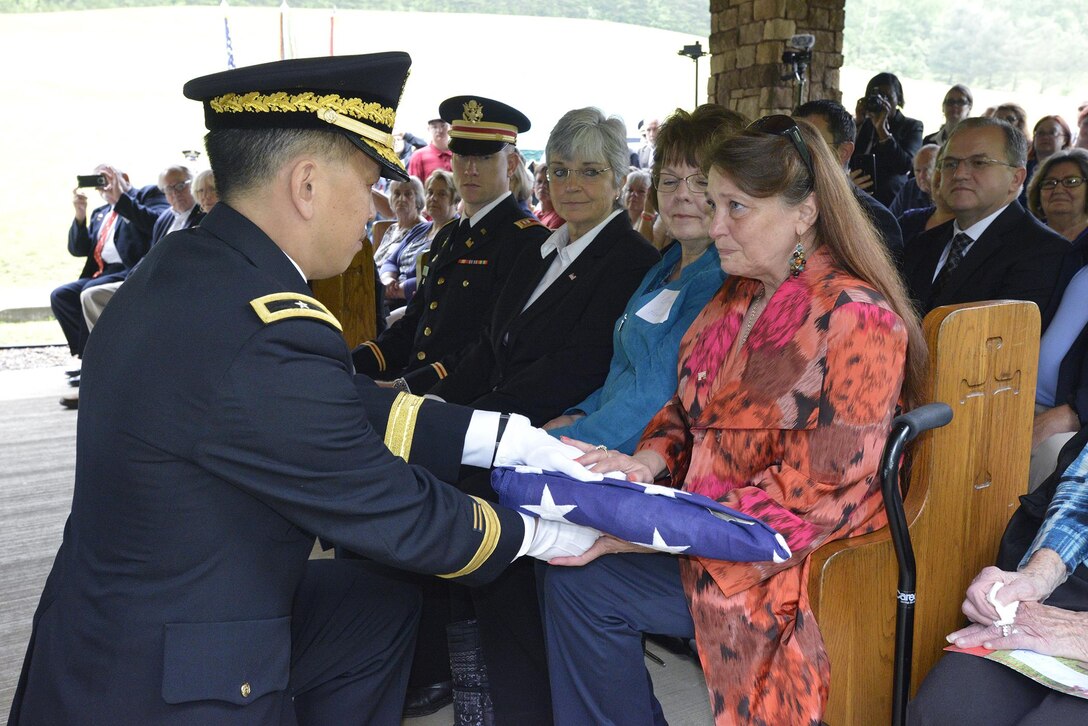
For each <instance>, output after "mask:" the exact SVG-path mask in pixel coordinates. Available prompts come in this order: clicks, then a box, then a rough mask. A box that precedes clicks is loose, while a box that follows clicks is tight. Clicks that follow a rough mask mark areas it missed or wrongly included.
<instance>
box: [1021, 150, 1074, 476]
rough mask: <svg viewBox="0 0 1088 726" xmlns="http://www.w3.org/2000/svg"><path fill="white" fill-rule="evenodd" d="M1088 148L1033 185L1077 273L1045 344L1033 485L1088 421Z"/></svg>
mask: <svg viewBox="0 0 1088 726" xmlns="http://www.w3.org/2000/svg"><path fill="white" fill-rule="evenodd" d="M1085 179H1088V151H1085V150H1084V149H1070V150H1067V151H1059V152H1058V153H1056V154H1052V155H1051V156H1049V157H1047V158H1046V159H1045V160H1044V161H1042V162H1041V163H1040V164H1039V168H1038V170H1037V172H1036V174H1035V177H1034V178H1032V180H1031V184H1030V185H1029V186H1028V204H1029V206H1030V208H1031V211H1032V213H1033V214H1034V215H1035V216H1036V217H1038V218H1039V219H1041V220H1042V221H1044V222H1046V224H1047V226H1049V227H1050V228H1051V229H1053V230H1054V231H1055V232H1058V233H1059V234H1061V235H1062V236H1063V237H1064V238H1065V239H1067V240H1069V241H1070V242H1071V243H1072V246H1073V249H1072V255H1071V262H1072V264H1073V266H1074V267H1076V268H1077V271H1076V272H1075V273H1074V274H1073V276H1072V279H1071V280H1070V282H1069V284H1068V286H1067V287H1066V288H1065V292H1064V294H1063V295H1062V296H1061V300H1060V302H1059V304H1058V305H1057V309H1056V311H1055V312H1054V317H1053V321H1052V322H1051V323H1050V325H1049V326H1047V328H1046V330H1045V331H1044V332H1043V338H1042V341H1041V342H1040V344H1039V377H1038V385H1037V387H1036V390H1035V404H1036V406H1035V427H1034V431H1033V433H1032V439H1031V445H1032V454H1031V470H1030V473H1029V475H1028V486H1029V487H1030V488H1034V487H1035V486H1037V485H1038V484H1039V482H1041V481H1042V480H1043V478H1045V477H1046V476H1047V475H1049V473H1050V472H1051V471H1053V469H1054V463H1055V461H1056V459H1057V456H1058V451H1060V450H1061V448H1062V446H1063V445H1064V444H1065V442H1066V441H1067V440H1068V439H1069V438H1070V437H1072V435H1073V434H1074V433H1075V432H1076V431H1077V430H1078V429H1080V428H1081V427H1082V426H1085V425H1088V368H1086V367H1088V266H1086V265H1088V184H1086V183H1085Z"/></svg>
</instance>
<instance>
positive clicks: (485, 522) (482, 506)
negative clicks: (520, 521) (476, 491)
mask: <svg viewBox="0 0 1088 726" xmlns="http://www.w3.org/2000/svg"><path fill="white" fill-rule="evenodd" d="M472 499H473V503H472V510H473V511H472V528H473V529H475V530H478V531H481V532H483V539H482V540H481V541H480V546H479V548H477V550H476V554H474V555H473V556H472V559H471V560H469V561H468V564H466V565H465V566H464V567H462V568H461V569H460V570H458V571H457V572H451V573H449V574H446V575H438V577H441V578H444V579H447V580H448V579H452V578H455V577H464V576H465V575H468V574H471V573H473V572H475V571H476V570H478V569H480V567H481V566H482V565H483V564H484V563H485V562H487V561H488V560H489V559H490V558H491V555H493V554H495V548H496V547H498V545H499V535H500V534H501V533H502V524H501V523H500V522H499V515H498V514H496V513H495V509H494V508H493V507H492V506H491V504H489V503H488V502H486V501H484V500H483V499H480V498H479V497H472Z"/></svg>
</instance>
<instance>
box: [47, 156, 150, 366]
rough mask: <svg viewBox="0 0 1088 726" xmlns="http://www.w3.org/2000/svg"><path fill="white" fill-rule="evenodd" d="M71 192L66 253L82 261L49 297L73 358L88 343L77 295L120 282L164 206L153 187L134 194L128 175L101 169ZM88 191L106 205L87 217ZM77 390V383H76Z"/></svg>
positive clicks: (82, 178) (145, 246) (107, 167)
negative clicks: (72, 212)
mask: <svg viewBox="0 0 1088 726" xmlns="http://www.w3.org/2000/svg"><path fill="white" fill-rule="evenodd" d="M78 184H79V186H78V187H76V189H75V190H73V192H72V206H73V207H74V208H75V218H74V219H73V220H72V226H71V228H70V229H69V230H68V252H69V254H71V255H72V256H73V257H85V258H87V259H86V262H85V263H84V265H83V271H82V272H81V273H80V275H79V279H78V280H75V281H74V282H69V283H66V284H64V285H61V286H60V287H58V288H57V289H55V290H53V292H52V294H51V295H50V296H49V303H50V305H51V307H52V308H53V315H54V316H55V317H56V319H57V322H58V323H60V327H61V330H63V331H64V337H65V339H66V340H67V341H68V349H69V350H70V351H71V353H72V355H73V356H79V357H82V356H83V348H84V346H86V344H87V335H88V334H89V331H88V330H87V323H86V321H85V320H84V319H83V307H82V306H81V305H80V302H79V296H80V293H82V292H83V290H84V289H86V288H88V287H92V286H94V285H103V284H106V283H110V282H118V281H121V280H124V279H125V278H126V277H127V276H128V273H129V271H130V270H131V269H132V268H133V267H135V265H136V263H137V262H139V261H140V259H141V258H142V257H143V256H144V255H145V254H147V251H148V249H150V247H151V234H152V230H153V229H154V227H155V222H156V221H157V220H158V219H159V216H160V215H161V214H162V213H163V212H164V211H166V209H167V208H168V207H169V203H168V202H167V200H166V196H165V195H164V194H163V193H162V190H161V189H159V188H158V187H157V186H155V185H153V184H152V185H150V186H146V187H142V188H139V189H137V188H136V187H134V186H132V183H131V182H130V181H129V179H128V175H127V174H125V173H124V172H122V171H120V170H118V169H117V168H115V167H113V166H110V165H109V164H101V165H99V166H98V167H97V168H96V169H95V170H94V174H91V175H87V176H82V175H81V176H79V177H78ZM89 186H93V187H94V188H96V189H97V190H98V193H99V194H101V195H102V199H104V200H105V202H106V204H105V205H103V206H101V207H98V208H97V209H95V210H94V211H93V212H91V213H90V215H88V214H87V195H86V194H84V193H83V189H84V188H86V187H89ZM77 385H78V382H77Z"/></svg>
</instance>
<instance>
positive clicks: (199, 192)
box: [193, 169, 219, 214]
mask: <svg viewBox="0 0 1088 726" xmlns="http://www.w3.org/2000/svg"><path fill="white" fill-rule="evenodd" d="M193 197H194V198H195V199H196V203H197V204H199V205H200V208H201V209H203V210H204V213H205V214H207V213H208V212H210V211H212V207H214V206H215V205H216V204H218V203H219V189H218V188H217V187H216V186H215V174H213V173H212V170H211V169H205V170H204V171H202V172H200V173H199V174H197V175H196V178H195V179H193Z"/></svg>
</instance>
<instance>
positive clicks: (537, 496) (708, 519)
mask: <svg viewBox="0 0 1088 726" xmlns="http://www.w3.org/2000/svg"><path fill="white" fill-rule="evenodd" d="M491 486H492V487H494V489H495V491H496V492H498V494H499V502H500V503H501V504H502V505H503V506H505V507H509V508H511V509H516V510H517V511H519V512H524V513H525V514H527V515H529V516H530V517H540V518H542V519H554V520H557V521H561V522H571V523H572V524H581V525H585V526H587V527H593V528H594V529H599V530H601V531H602V532H607V533H609V534H611V535H614V536H616V537H619V538H620V539H624V540H627V541H628V542H634V543H635V544H640V545H644V546H646V547H652V548H653V549H655V550H659V551H661V552H671V553H673V554H684V555H698V556H700V557H708V558H711V559H715V560H731V561H733V562H763V561H768V560H771V561H774V562H784V561H786V560H787V559H789V557H790V548H789V546H788V545H787V544H786V540H785V538H783V537H782V535H780V534H779V533H778V532H776V531H774V530H773V529H771V528H770V527H768V526H767V525H766V524H764V523H763V522H761V521H759V520H758V519H754V518H752V517H749V516H748V515H746V514H742V513H740V512H738V511H737V510H735V509H730V508H729V507H727V506H725V505H724V504H720V503H718V502H716V501H714V500H713V499H710V498H709V497H705V496H703V495H701V494H692V493H690V492H684V491H680V490H679V489H672V488H669V487H663V486H658V485H656V484H636V483H634V482H629V481H624V480H622V479H611V478H608V477H605V479H604V480H603V481H598V482H583V481H578V480H577V479H574V478H572V477H568V476H566V475H565V474H557V473H555V472H550V471H548V472H545V471H541V470H540V469H534V468H531V467H524V466H519V467H499V468H496V469H495V470H494V471H492V472H491Z"/></svg>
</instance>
